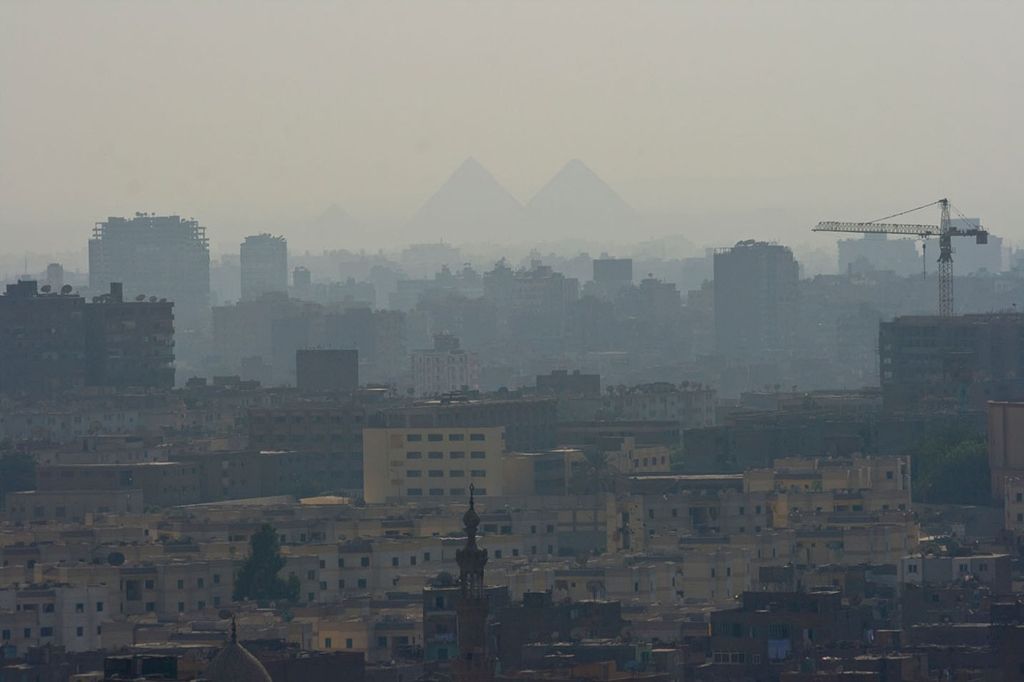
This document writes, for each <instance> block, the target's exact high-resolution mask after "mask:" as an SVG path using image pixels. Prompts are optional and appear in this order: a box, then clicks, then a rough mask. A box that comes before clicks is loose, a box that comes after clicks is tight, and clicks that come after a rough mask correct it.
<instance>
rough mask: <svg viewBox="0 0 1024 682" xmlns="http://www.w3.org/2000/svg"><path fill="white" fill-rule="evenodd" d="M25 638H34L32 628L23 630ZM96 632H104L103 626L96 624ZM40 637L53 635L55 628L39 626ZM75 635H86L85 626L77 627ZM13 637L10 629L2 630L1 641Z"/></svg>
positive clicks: (0, 633)
mask: <svg viewBox="0 0 1024 682" xmlns="http://www.w3.org/2000/svg"><path fill="white" fill-rule="evenodd" d="M21 634H22V637H23V638H24V639H32V628H25V629H24V630H22V631H21ZM96 634H97V635H99V634H103V629H102V626H99V625H97V626H96ZM39 636H40V637H53V628H52V627H50V626H46V627H41V628H39ZM75 637H85V628H84V627H83V626H81V625H79V626H78V627H76V628H75ZM11 639H13V638H12V637H11V631H10V630H0V642H9V641H11Z"/></svg>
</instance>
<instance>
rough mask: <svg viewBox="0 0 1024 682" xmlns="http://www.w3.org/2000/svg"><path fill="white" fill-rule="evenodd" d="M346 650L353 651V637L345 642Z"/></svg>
mask: <svg viewBox="0 0 1024 682" xmlns="http://www.w3.org/2000/svg"><path fill="white" fill-rule="evenodd" d="M345 648H346V649H351V648H352V638H351V637H349V638H348V639H346V640H345Z"/></svg>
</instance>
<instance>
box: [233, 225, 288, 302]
mask: <svg viewBox="0 0 1024 682" xmlns="http://www.w3.org/2000/svg"><path fill="white" fill-rule="evenodd" d="M241 264H242V300H246V301H251V300H254V299H257V298H260V297H261V296H263V294H267V293H271V292H282V293H287V291H288V242H287V241H286V240H285V238H284V237H274V236H272V235H269V234H258V235H254V236H251V237H246V238H245V241H244V242H242V245H241Z"/></svg>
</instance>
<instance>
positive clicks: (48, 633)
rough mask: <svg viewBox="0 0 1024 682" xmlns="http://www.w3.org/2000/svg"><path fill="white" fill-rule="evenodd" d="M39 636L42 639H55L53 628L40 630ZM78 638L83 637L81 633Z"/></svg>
mask: <svg viewBox="0 0 1024 682" xmlns="http://www.w3.org/2000/svg"><path fill="white" fill-rule="evenodd" d="M78 629H79V630H81V629H82V628H78ZM39 636H40V637H53V628H39ZM78 636H79V637H81V636H82V635H81V633H79V635H78Z"/></svg>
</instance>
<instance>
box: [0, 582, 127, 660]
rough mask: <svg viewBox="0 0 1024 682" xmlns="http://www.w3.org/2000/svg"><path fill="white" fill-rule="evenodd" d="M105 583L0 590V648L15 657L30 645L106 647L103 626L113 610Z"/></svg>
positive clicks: (74, 648) (77, 648)
mask: <svg viewBox="0 0 1024 682" xmlns="http://www.w3.org/2000/svg"><path fill="white" fill-rule="evenodd" d="M112 596H113V595H112V594H111V588H110V587H108V586H106V585H76V586H71V585H50V584H38V585H28V586H26V587H21V588H8V589H0V647H3V648H6V647H13V653H14V655H15V656H17V655H18V654H24V653H25V652H27V651H28V649H29V648H30V647H40V646H57V647H64V649H65V650H67V651H95V650H96V649H100V648H102V646H103V625H104V623H107V622H109V621H111V620H113V618H114V617H115V615H116V614H114V613H112V612H111V609H110V606H111V601H112Z"/></svg>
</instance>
